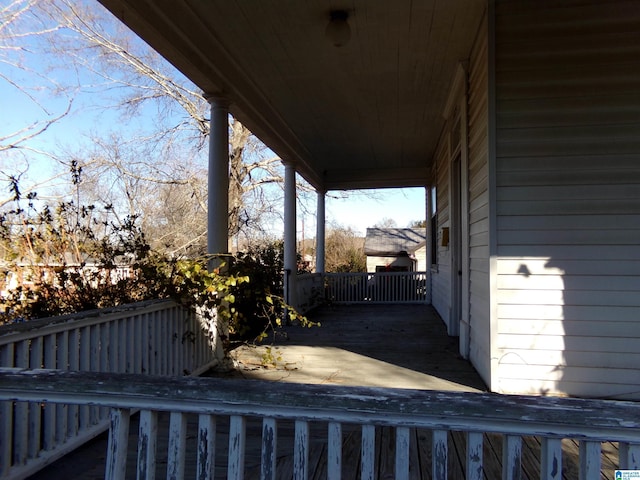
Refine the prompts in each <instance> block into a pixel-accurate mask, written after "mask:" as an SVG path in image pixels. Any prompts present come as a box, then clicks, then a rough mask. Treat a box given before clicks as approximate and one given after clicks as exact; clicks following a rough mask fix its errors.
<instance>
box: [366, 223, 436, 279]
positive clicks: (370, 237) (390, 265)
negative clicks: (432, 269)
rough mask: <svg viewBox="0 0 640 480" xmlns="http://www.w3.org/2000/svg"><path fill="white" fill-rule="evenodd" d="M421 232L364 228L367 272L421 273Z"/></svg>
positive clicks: (423, 261) (424, 235)
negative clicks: (365, 229)
mask: <svg viewBox="0 0 640 480" xmlns="http://www.w3.org/2000/svg"><path fill="white" fill-rule="evenodd" d="M426 244H427V232H426V229H425V228H367V236H366V238H365V241H364V253H365V255H366V256H367V272H385V271H387V272H424V271H426V269H427V265H426Z"/></svg>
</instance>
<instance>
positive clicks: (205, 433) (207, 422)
mask: <svg viewBox="0 0 640 480" xmlns="http://www.w3.org/2000/svg"><path fill="white" fill-rule="evenodd" d="M197 441H198V458H197V462H198V465H197V469H196V479H197V480H211V479H213V476H214V475H213V473H214V468H215V464H216V461H215V460H216V417H214V416H213V415H208V414H200V415H199V416H198V435H197Z"/></svg>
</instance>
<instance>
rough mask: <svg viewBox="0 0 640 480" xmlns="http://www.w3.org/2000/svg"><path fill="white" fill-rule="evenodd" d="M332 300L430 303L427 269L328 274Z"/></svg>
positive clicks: (328, 290)
mask: <svg viewBox="0 0 640 480" xmlns="http://www.w3.org/2000/svg"><path fill="white" fill-rule="evenodd" d="M326 282H327V298H328V300H329V301H331V302H333V303H430V302H431V296H430V293H429V288H428V277H427V273H426V272H376V273H327V274H326Z"/></svg>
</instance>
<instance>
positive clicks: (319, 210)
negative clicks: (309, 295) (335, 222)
mask: <svg viewBox="0 0 640 480" xmlns="http://www.w3.org/2000/svg"><path fill="white" fill-rule="evenodd" d="M317 195H318V206H317V207H316V272H317V273H325V272H324V269H325V257H324V253H325V210H324V203H325V198H326V193H325V192H324V191H320V190H318V192H317Z"/></svg>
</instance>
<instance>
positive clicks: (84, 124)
mask: <svg viewBox="0 0 640 480" xmlns="http://www.w3.org/2000/svg"><path fill="white" fill-rule="evenodd" d="M0 53H1V52H0ZM28 53H29V55H31V56H30V57H29V56H27V57H25V59H26V60H29V61H30V62H31V63H30V65H31V66H32V67H33V72H32V73H25V72H24V71H20V70H17V69H15V68H12V67H11V65H10V63H9V64H8V63H6V62H3V61H2V60H3V59H2V57H1V56H0V138H2V137H3V136H4V135H6V134H8V133H10V132H15V131H17V130H19V129H20V128H23V127H24V126H26V125H31V124H33V123H34V122H37V121H44V120H46V119H47V118H51V117H55V116H57V115H59V114H60V113H62V112H64V110H65V109H66V107H67V102H68V99H67V98H65V97H64V96H58V97H46V96H44V95H45V93H46V89H39V88H38V85H41V84H42V82H45V83H46V82H47V80H48V79H50V80H51V82H52V84H53V83H55V82H56V81H57V80H60V81H62V82H64V80H65V77H66V76H67V75H68V78H73V77H74V76H76V75H78V72H77V71H76V70H72V69H69V71H68V72H65V70H64V68H61V67H60V66H59V65H58V66H56V67H55V68H56V69H55V70H53V71H52V70H50V69H49V70H47V69H48V68H50V65H48V63H49V62H48V61H47V59H45V58H42V59H41V64H42V67H41V68H42V70H41V71H38V67H39V60H40V59H38V57H37V45H36V44H35V43H34V44H33V45H31V46H30V48H29V52H28ZM34 55H35V56H34ZM2 76H5V77H9V78H12V80H14V81H15V82H16V83H18V84H20V85H22V86H23V87H24V86H32V87H33V88H29V89H28V92H29V93H28V95H25V94H24V93H21V92H20V90H18V89H16V88H15V86H12V85H11V84H10V83H8V82H6V81H2V78H1V77H2ZM51 86H52V85H48V87H51ZM96 93H97V92H95V91H89V92H85V94H84V95H83V94H80V95H76V96H75V97H74V101H73V108H72V114H71V115H69V116H68V117H66V118H64V119H63V121H61V122H60V123H58V124H54V125H53V126H52V127H51V128H50V129H49V130H48V131H46V132H45V133H44V134H42V135H39V136H38V137H37V138H35V139H34V140H33V142H32V144H31V145H32V146H33V147H35V148H37V149H39V150H45V151H54V150H58V149H60V148H61V147H66V148H73V146H79V145H82V142H86V141H87V140H86V139H87V136H88V135H89V134H90V133H91V132H92V131H96V130H100V129H104V127H105V125H118V119H117V118H116V117H115V114H114V116H111V115H109V114H107V113H105V110H104V109H103V108H101V106H100V102H104V98H100V95H99V94H98V95H96ZM30 96H31V98H30ZM92 102H94V105H92ZM8 112H11V113H10V114H8ZM109 117H112V118H109ZM149 121H153V116H152V115H150V118H149ZM9 158H10V162H11V159H12V158H17V157H9ZM32 158H34V159H33V160H31V161H30V163H31V164H30V166H29V175H28V176H27V178H29V180H31V181H33V182H38V181H39V180H41V179H45V178H47V177H49V176H50V175H51V165H50V163H51V161H50V160H48V159H47V158H46V157H42V156H40V157H37V156H35V155H34V156H33V157H32ZM0 161H1V162H0V163H2V164H0V169H1V170H2V172H7V171H10V170H11V168H14V169H17V170H18V171H19V170H20V169H24V168H25V167H24V165H19V164H18V163H19V162H17V161H16V162H15V164H14V165H11V164H7V162H6V158H5V160H4V161H2V159H1V158H0ZM4 196H5V194H4V192H3V193H2V194H0V197H4ZM342 197H343V195H342V194H341V192H340V193H337V192H329V194H328V195H327V201H326V220H327V224H328V227H329V228H331V227H332V226H339V227H345V228H351V229H353V230H354V231H355V232H356V233H357V234H359V235H363V236H364V234H365V231H366V229H367V228H368V227H373V226H375V225H377V224H381V223H385V224H389V223H390V221H389V220H392V222H391V226H397V227H406V226H408V225H409V224H410V223H412V222H414V221H420V220H423V219H424V218H425V199H424V188H410V189H386V190H374V191H367V192H366V193H363V192H362V191H359V192H351V193H350V194H349V195H348V196H347V198H342ZM314 208H315V205H313V206H312V207H311V210H313V209H314ZM313 213H314V212H306V213H305V210H304V209H303V208H299V209H298V225H299V227H298V228H299V235H304V236H305V237H307V238H309V237H313V236H315V217H314V215H313Z"/></svg>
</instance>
